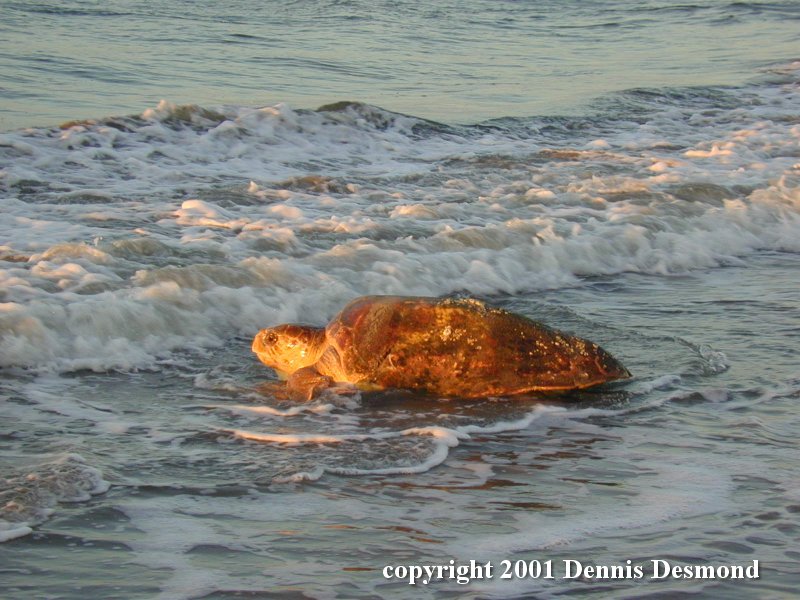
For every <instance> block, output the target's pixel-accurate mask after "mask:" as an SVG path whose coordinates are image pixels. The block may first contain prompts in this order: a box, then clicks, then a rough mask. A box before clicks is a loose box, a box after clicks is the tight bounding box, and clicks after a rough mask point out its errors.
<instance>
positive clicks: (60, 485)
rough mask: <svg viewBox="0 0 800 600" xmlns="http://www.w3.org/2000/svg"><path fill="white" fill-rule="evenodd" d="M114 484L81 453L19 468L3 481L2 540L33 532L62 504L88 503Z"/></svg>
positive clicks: (0, 501)
mask: <svg viewBox="0 0 800 600" xmlns="http://www.w3.org/2000/svg"><path fill="white" fill-rule="evenodd" d="M109 487H110V484H109V483H108V482H107V481H105V480H104V479H103V477H102V474H101V472H100V471H99V470H98V469H96V468H94V467H92V466H90V465H88V464H86V461H85V459H84V458H83V457H82V456H80V455H78V454H65V455H62V456H60V457H57V458H55V459H50V460H47V461H45V462H41V463H39V464H37V465H34V466H31V467H29V468H27V469H23V468H15V469H13V471H12V474H11V476H10V477H8V476H7V477H5V478H4V479H2V480H0V541H8V540H11V539H14V538H16V537H20V536H23V535H27V534H29V533H31V531H32V527H33V526H35V525H38V524H39V523H41V522H43V521H44V520H46V519H47V518H48V517H49V516H50V515H51V514H52V513H53V512H54V511H55V507H56V506H57V505H58V503H61V502H85V501H87V500H89V499H90V498H91V497H92V496H95V495H98V494H104V493H105V492H106V491H108V488H109Z"/></svg>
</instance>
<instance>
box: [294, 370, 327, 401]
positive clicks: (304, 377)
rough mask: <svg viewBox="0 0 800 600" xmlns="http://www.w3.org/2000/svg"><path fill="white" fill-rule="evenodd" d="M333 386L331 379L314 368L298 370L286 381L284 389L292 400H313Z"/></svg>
mask: <svg viewBox="0 0 800 600" xmlns="http://www.w3.org/2000/svg"><path fill="white" fill-rule="evenodd" d="M331 385H333V379H332V378H331V377H328V376H327V375H323V374H322V373H320V372H319V371H317V370H316V369H315V368H314V367H303V368H302V369H298V370H297V371H295V372H294V373H292V374H291V375H289V378H288V379H287V380H286V389H287V390H288V392H289V397H290V398H291V399H292V400H303V401H306V402H307V401H309V400H313V399H314V397H315V396H318V395H319V393H320V392H321V391H322V390H324V389H326V388H329V387H330V386H331Z"/></svg>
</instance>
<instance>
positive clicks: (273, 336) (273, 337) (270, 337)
mask: <svg viewBox="0 0 800 600" xmlns="http://www.w3.org/2000/svg"><path fill="white" fill-rule="evenodd" d="M264 337H265V338H266V341H267V343H268V344H274V343H275V342H277V341H278V334H277V333H275V332H274V331H270V332H269V333H267V334H265V335H264Z"/></svg>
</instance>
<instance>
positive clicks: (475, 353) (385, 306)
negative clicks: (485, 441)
mask: <svg viewBox="0 0 800 600" xmlns="http://www.w3.org/2000/svg"><path fill="white" fill-rule="evenodd" d="M326 337H327V340H328V343H329V345H330V346H331V347H333V348H334V349H335V350H336V352H337V353H338V355H339V363H340V367H341V372H342V373H343V374H344V375H345V377H346V379H347V381H349V382H351V383H355V384H359V385H362V386H365V387H375V386H377V387H380V388H405V389H415V390H424V391H427V392H430V393H434V394H437V395H443V396H457V397H479V396H488V395H510V394H516V393H521V392H526V391H535V390H566V389H576V388H584V387H588V386H591V385H596V384H598V383H603V382H605V381H610V380H612V379H619V378H622V377H628V376H629V373H628V372H627V370H625V368H624V367H623V366H622V365H621V364H619V363H618V362H617V361H616V360H615V359H614V358H613V357H611V356H610V355H609V354H608V353H607V352H605V351H604V350H603V349H602V348H600V347H599V346H597V345H596V344H594V343H592V342H589V341H588V340H584V339H581V338H578V337H575V336H571V335H568V334H565V333H562V332H559V331H557V330H554V329H551V328H549V327H547V326H545V325H542V324H540V323H537V322H535V321H532V320H531V319H528V318H526V317H524V316H522V315H518V314H515V313H510V312H508V311H505V310H502V309H498V308H492V307H488V306H486V305H485V304H484V303H483V302H480V301H478V300H472V299H437V298H422V297H399V296H366V297H363V298H358V299H356V300H354V301H352V302H351V303H350V304H348V305H347V306H345V308H344V309H343V310H342V311H341V312H340V313H339V314H338V315H337V316H336V317H335V318H334V319H333V320H332V321H331V322H330V324H329V325H328V327H327V328H326Z"/></svg>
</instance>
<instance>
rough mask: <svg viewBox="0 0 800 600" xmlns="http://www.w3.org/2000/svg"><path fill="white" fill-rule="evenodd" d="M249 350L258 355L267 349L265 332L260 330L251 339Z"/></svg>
mask: <svg viewBox="0 0 800 600" xmlns="http://www.w3.org/2000/svg"><path fill="white" fill-rule="evenodd" d="M250 349H251V350H252V351H253V352H255V353H256V354H260V353H261V352H264V351H265V350H266V349H267V330H266V329H262V330H261V331H259V332H258V333H257V334H256V336H255V337H254V338H253V345H252V346H251V347H250Z"/></svg>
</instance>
